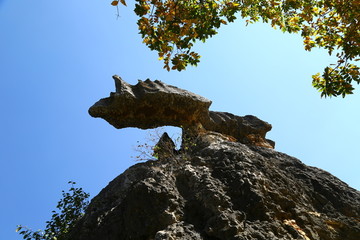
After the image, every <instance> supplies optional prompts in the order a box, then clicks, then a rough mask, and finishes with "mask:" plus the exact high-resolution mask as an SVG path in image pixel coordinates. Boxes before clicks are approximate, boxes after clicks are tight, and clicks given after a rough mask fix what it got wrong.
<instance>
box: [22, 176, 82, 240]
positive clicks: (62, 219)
mask: <svg viewBox="0 0 360 240" xmlns="http://www.w3.org/2000/svg"><path fill="white" fill-rule="evenodd" d="M69 184H71V188H70V189H69V191H68V192H65V191H62V196H63V197H62V199H60V201H59V202H58V204H57V206H56V208H57V209H59V210H60V212H56V211H52V213H53V215H52V218H51V220H50V221H47V222H46V223H47V225H46V229H45V230H44V231H42V230H38V231H33V230H31V229H29V228H27V227H25V226H22V225H19V226H18V228H17V229H16V232H19V234H20V235H23V239H25V240H31V239H33V240H63V239H65V236H66V234H67V233H68V232H69V230H70V229H71V228H72V227H74V226H75V224H76V222H77V221H78V220H79V218H80V217H81V216H83V214H84V211H85V209H86V207H87V206H88V204H89V201H88V198H89V194H88V193H85V192H84V191H83V189H82V188H76V187H74V185H75V184H76V183H75V182H72V181H70V182H69Z"/></svg>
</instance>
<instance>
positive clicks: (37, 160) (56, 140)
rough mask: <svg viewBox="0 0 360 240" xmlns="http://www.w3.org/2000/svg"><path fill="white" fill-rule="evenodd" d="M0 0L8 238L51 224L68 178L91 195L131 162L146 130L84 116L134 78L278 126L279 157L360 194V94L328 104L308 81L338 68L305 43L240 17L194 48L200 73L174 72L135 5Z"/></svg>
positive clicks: (2, 185)
mask: <svg viewBox="0 0 360 240" xmlns="http://www.w3.org/2000/svg"><path fill="white" fill-rule="evenodd" d="M128 5H129V7H128V8H124V7H121V8H120V17H119V18H117V17H116V8H114V7H112V6H111V5H110V1H85V0H77V1H73V0H72V1H70V0H64V1H57V2H56V3H55V2H54V1H45V0H34V1H31V2H29V1H16V0H11V1H10V0H2V1H1V0H0V31H1V38H0V53H1V54H0V64H1V68H0V76H1V80H0V89H1V90H2V94H1V95H0V102H1V104H2V105H1V118H0V123H1V124H0V161H1V166H2V167H1V174H0V192H1V193H2V197H1V199H0V206H1V216H0V226H1V227H0V232H1V236H2V239H7V240H17V239H21V237H20V235H18V234H17V233H15V228H16V225H17V224H22V225H27V226H29V227H31V228H33V229H38V228H44V225H45V221H46V220H49V219H50V217H51V210H54V209H55V206H56V203H57V201H58V200H59V199H60V197H61V190H63V189H67V188H68V186H67V182H68V181H69V180H72V181H75V182H77V183H78V185H79V186H81V187H83V188H84V189H85V191H87V192H89V193H90V194H91V196H92V197H93V196H95V195H96V194H97V193H98V192H99V191H100V190H101V189H102V188H103V187H105V186H106V185H107V183H108V182H109V181H111V180H112V179H113V178H115V177H116V176H117V175H119V174H121V173H122V172H123V171H124V170H126V169H127V168H128V167H130V166H131V165H133V164H135V163H136V162H135V161H134V158H132V156H136V155H137V152H136V151H134V148H135V146H136V142H137V141H145V136H146V131H143V130H139V129H122V130H116V129H115V128H113V127H112V126H110V125H109V124H107V123H106V122H105V121H104V120H102V119H94V118H91V117H90V116H89V115H88V113H87V110H88V108H89V107H90V106H91V105H92V104H93V103H95V102H96V101H97V100H98V99H100V98H103V97H107V96H108V95H109V92H111V91H114V84H113V80H112V78H111V76H112V75H114V74H118V75H119V76H121V77H122V78H123V79H124V80H126V81H128V82H129V83H132V84H134V83H136V82H137V79H142V80H145V79H146V78H150V79H152V80H155V79H159V80H162V81H164V82H166V83H168V84H172V85H176V86H179V87H181V88H185V89H187V90H189V91H192V92H195V93H197V94H200V95H202V96H204V97H207V98H209V99H211V100H212V101H213V104H212V106H211V109H212V110H217V111H228V112H231V113H234V114H237V115H240V116H243V115H247V114H252V115H255V116H257V117H259V118H261V119H263V120H265V121H267V122H269V123H271V124H272V125H273V130H272V131H271V132H269V133H268V135H267V136H268V138H270V139H272V140H274V141H275V142H276V150H278V151H280V152H284V153H287V154H289V155H291V156H294V157H297V158H299V159H300V160H301V161H303V162H304V163H305V164H308V165H311V166H315V167H318V168H322V169H324V170H326V171H328V172H330V173H332V174H333V175H335V176H336V177H338V178H340V179H341V180H343V181H345V182H346V183H347V184H349V185H350V186H351V187H353V188H356V189H360V174H358V172H359V169H360V161H359V146H358V144H359V136H360V127H359V122H360V112H359V110H358V109H359V103H360V92H359V87H357V90H356V91H355V94H354V95H352V96H349V97H346V98H345V99H342V98H333V99H321V98H320V95H319V93H318V92H317V91H316V90H315V89H313V88H312V86H311V75H312V74H314V73H317V72H319V71H320V72H321V71H322V69H323V68H324V67H325V66H327V64H329V63H331V61H333V59H331V58H330V57H329V56H328V55H327V53H326V52H325V51H321V50H315V51H313V52H310V53H309V52H306V51H305V50H304V49H303V46H302V40H301V38H300V37H299V36H296V35H289V34H283V33H282V32H281V31H276V30H273V29H272V28H271V27H269V26H267V25H264V24H255V25H251V26H248V27H245V26H244V25H245V24H244V22H242V21H238V22H236V23H234V24H231V25H228V26H226V27H225V28H223V29H221V30H220V33H219V35H217V36H215V37H213V38H212V39H210V40H209V41H208V42H207V43H205V44H202V43H199V44H197V45H196V50H198V51H199V53H200V55H201V56H202V59H201V60H202V61H201V63H200V64H199V66H198V67H197V68H189V69H188V70H187V71H185V72H180V73H179V72H166V71H165V70H163V69H162V62H159V61H158V60H157V54H156V53H155V52H151V51H150V50H148V49H147V48H146V46H144V45H143V44H142V40H141V38H140V35H138V34H137V32H138V31H137V27H136V19H135V16H134V14H133V12H132V8H131V6H132V5H133V2H132V1H128Z"/></svg>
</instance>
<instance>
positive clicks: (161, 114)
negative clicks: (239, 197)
mask: <svg viewBox="0 0 360 240" xmlns="http://www.w3.org/2000/svg"><path fill="white" fill-rule="evenodd" d="M113 78H114V80H115V86H116V92H112V93H111V94H110V97H108V98H103V99H101V100H99V101H98V102H97V103H95V104H94V105H93V106H92V107H91V108H90V109H89V113H90V115H91V116H93V117H101V118H103V119H105V120H106V121H107V122H109V123H110V124H111V125H113V126H114V127H116V128H125V127H137V128H141V129H149V128H156V127H160V126H176V127H181V128H183V130H184V131H187V132H189V134H190V135H195V136H196V135H198V134H200V133H202V132H207V131H214V132H218V133H221V134H225V135H229V136H231V137H233V138H234V139H235V141H239V142H241V143H245V144H252V145H256V146H262V147H268V148H274V146H275V143H274V142H273V141H271V140H267V139H266V138H265V135H266V133H267V132H268V131H270V130H271V125H270V124H269V123H267V122H264V121H262V120H260V119H258V118H257V117H255V116H250V115H248V116H245V117H240V116H236V115H234V114H231V113H226V112H214V111H209V107H210V105H211V101H210V100H208V99H206V98H204V97H201V96H199V95H196V94H194V93H191V92H189V91H186V90H183V89H180V88H177V87H174V86H171V85H167V84H165V83H163V82H160V81H157V80H156V81H150V80H146V81H139V83H138V84H136V85H130V84H128V83H126V82H125V81H123V80H122V79H121V78H120V77H119V76H113Z"/></svg>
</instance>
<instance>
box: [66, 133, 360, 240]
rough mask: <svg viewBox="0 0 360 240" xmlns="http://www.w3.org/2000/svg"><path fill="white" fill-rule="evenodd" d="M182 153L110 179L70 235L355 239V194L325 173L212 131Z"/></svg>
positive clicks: (86, 238) (359, 225)
mask: <svg viewBox="0 0 360 240" xmlns="http://www.w3.org/2000/svg"><path fill="white" fill-rule="evenodd" d="M184 154H185V153H184V152H183V153H179V154H178V155H174V156H173V157H172V158H166V159H164V160H161V161H148V162H145V163H139V164H136V165H134V166H132V167H131V168H129V169H128V170H126V171H125V172H124V173H123V174H121V175H120V176H118V177H117V178H115V179H114V180H113V181H112V182H110V183H109V185H108V186H107V187H106V188H104V189H103V190H102V191H101V192H100V193H99V195H98V196H96V197H95V198H94V199H93V200H92V201H91V204H90V206H89V207H88V209H87V211H86V214H85V216H84V217H83V218H82V219H81V220H80V221H79V223H78V224H77V226H76V228H75V229H74V230H73V231H72V232H71V233H70V234H69V239H71V240H128V239H136V240H142V239H144V240H145V239H146V240H147V239H156V240H163V239H164V240H165V239H167V240H170V239H172V240H176V239H189V240H190V239H196V240H215V239H216V240H229V239H237V240H253V239H257V240H293V239H299V240H309V239H310V240H345V239H346V240H359V239H360V221H359V219H360V192H359V191H357V190H355V189H352V188H351V187H349V186H348V185H347V184H345V183H344V182H342V181H340V180H339V179H337V178H336V177H334V176H332V175H331V174H329V173H328V172H325V171H323V170H320V169H318V168H314V167H308V166H306V165H304V164H303V163H301V162H300V161H299V160H298V159H296V158H293V157H290V156H288V155H286V154H283V153H280V152H277V151H275V150H272V149H268V148H262V147H258V146H253V145H245V144H242V143H239V142H231V141H227V140H226V139H225V138H224V137H223V136H222V135H221V134H214V133H211V132H209V133H205V134H203V135H201V136H199V137H198V138H197V139H196V142H195V144H193V145H191V148H190V149H189V150H188V152H187V153H186V156H187V157H186V158H185V159H184V157H183V156H184ZM186 159H187V160H186Z"/></svg>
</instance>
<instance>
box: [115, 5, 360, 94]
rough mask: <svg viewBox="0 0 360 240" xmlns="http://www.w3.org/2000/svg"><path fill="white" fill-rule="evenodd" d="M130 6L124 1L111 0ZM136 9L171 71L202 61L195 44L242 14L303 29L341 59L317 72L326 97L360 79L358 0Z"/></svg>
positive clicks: (307, 41)
mask: <svg viewBox="0 0 360 240" xmlns="http://www.w3.org/2000/svg"><path fill="white" fill-rule="evenodd" d="M119 2H120V3H122V4H123V5H125V6H126V2H125V0H115V1H112V3H111V4H112V5H114V6H117V5H118V3H119ZM134 11H135V13H136V15H138V16H139V20H138V26H139V30H140V34H141V35H142V38H143V42H144V43H145V44H146V45H147V46H148V47H149V48H150V49H151V50H155V51H157V52H158V54H159V59H160V60H163V61H164V68H165V69H167V70H168V71H169V70H170V69H173V70H178V71H181V70H184V69H185V68H186V67H187V65H195V66H196V65H197V64H198V63H199V60H200V55H199V54H198V53H196V52H194V51H192V47H193V44H194V43H195V42H196V41H198V40H200V41H203V42H205V41H206V39H208V38H210V37H212V36H214V35H215V34H217V29H218V28H220V26H222V25H224V24H227V23H229V22H233V21H234V20H235V19H236V18H237V17H238V16H240V17H241V18H243V19H245V21H246V24H248V23H255V22H258V21H260V20H261V21H263V22H265V23H269V24H271V26H272V27H274V28H279V29H281V30H282V31H284V32H289V33H301V36H302V37H303V39H304V46H305V50H307V51H310V50H311V49H312V48H314V47H320V48H325V49H326V50H327V51H328V53H329V54H330V55H332V54H334V53H336V57H337V58H338V61H337V63H334V64H332V65H331V66H332V67H330V66H329V67H326V68H325V70H324V73H323V74H322V75H320V73H318V74H315V75H313V86H314V87H315V88H316V89H318V90H319V91H320V92H321V96H325V97H326V96H338V95H342V96H343V97H344V96H345V95H346V94H351V93H352V92H353V90H354V88H353V86H352V84H353V83H360V69H359V67H358V66H356V65H355V61H358V60H359V55H360V22H359V21H360V1H359V0H136V4H135V10H134Z"/></svg>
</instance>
